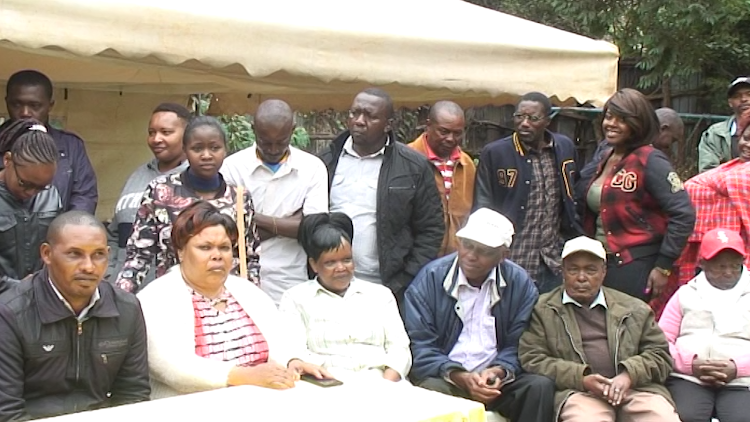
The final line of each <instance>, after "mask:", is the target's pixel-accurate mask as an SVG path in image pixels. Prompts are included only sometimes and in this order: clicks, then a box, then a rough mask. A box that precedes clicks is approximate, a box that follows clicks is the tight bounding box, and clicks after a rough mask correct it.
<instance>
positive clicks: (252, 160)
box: [235, 145, 296, 174]
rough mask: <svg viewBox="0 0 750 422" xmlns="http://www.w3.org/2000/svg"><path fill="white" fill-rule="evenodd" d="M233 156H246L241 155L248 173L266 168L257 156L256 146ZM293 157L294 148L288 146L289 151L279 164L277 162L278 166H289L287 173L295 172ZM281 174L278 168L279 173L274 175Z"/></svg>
mask: <svg viewBox="0 0 750 422" xmlns="http://www.w3.org/2000/svg"><path fill="white" fill-rule="evenodd" d="M235 154H246V155H242V158H243V159H246V160H247V162H248V164H247V165H248V171H249V172H250V173H252V172H254V171H255V170H257V168H258V167H263V168H266V165H265V164H264V163H263V160H261V159H260V157H259V156H258V147H257V146H256V145H253V146H251V147H249V148H247V149H245V150H242V151H240V152H237V153H235ZM295 156H296V154H295V153H294V147H292V146H291V145H290V146H289V150H288V151H287V153H286V155H285V156H284V158H283V159H282V160H281V162H279V164H282V167H284V165H287V166H289V168H290V169H289V172H292V171H294V170H295V167H294V166H295V163H296V161H295V159H294V157H295ZM266 169H267V168H266ZM267 170H268V171H270V169H267ZM281 172H282V169H281V168H279V171H277V172H276V173H277V174H279V173H281Z"/></svg>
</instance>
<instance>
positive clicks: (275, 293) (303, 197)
mask: <svg viewBox="0 0 750 422" xmlns="http://www.w3.org/2000/svg"><path fill="white" fill-rule="evenodd" d="M256 149H257V148H256V146H251V147H250V148H247V149H245V150H242V151H239V152H237V153H235V154H232V155H231V156H229V157H227V159H226V160H224V165H223V166H222V167H221V173H222V174H223V175H224V179H225V180H226V182H227V183H228V184H230V185H242V186H244V187H245V188H246V189H248V191H249V192H250V195H251V196H252V198H253V205H254V206H255V212H256V213H259V214H263V215H267V216H271V217H276V218H286V217H291V216H292V214H294V213H295V212H297V211H299V210H300V209H301V210H302V214H304V215H309V214H316V213H322V212H328V170H327V169H326V167H325V165H324V164H323V162H322V161H320V159H319V158H318V157H316V156H314V155H312V154H309V153H307V152H305V151H302V150H299V149H297V148H294V147H290V148H289V155H288V156H287V159H286V161H284V162H283V163H282V164H281V166H280V167H279V168H278V169H276V171H273V170H272V169H270V168H268V167H267V166H265V165H264V164H263V161H261V160H260V159H259V158H258V155H257V153H256ZM259 254H260V280H261V283H260V285H261V289H263V291H264V292H266V294H268V295H269V296H271V299H273V300H274V302H275V303H276V304H278V303H279V301H280V300H281V296H282V295H283V294H284V292H285V291H287V290H288V289H289V288H291V287H293V286H296V285H298V284H300V283H304V282H306V281H307V280H308V277H307V255H306V254H305V251H303V250H302V247H301V246H300V245H299V244H298V243H297V239H292V238H289V237H283V236H275V237H272V238H270V239H267V240H264V241H263V242H261V244H260V252H259Z"/></svg>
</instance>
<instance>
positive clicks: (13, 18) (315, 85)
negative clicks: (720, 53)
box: [0, 0, 618, 109]
mask: <svg viewBox="0 0 750 422" xmlns="http://www.w3.org/2000/svg"><path fill="white" fill-rule="evenodd" d="M0 55H1V57H2V58H3V60H1V61H0V77H2V79H7V77H8V76H10V74H12V73H13V72H15V71H17V70H19V69H22V68H34V69H38V70H40V71H42V72H44V73H46V74H48V75H49V76H50V78H51V79H52V80H53V82H54V83H55V85H56V86H58V87H68V88H83V89H93V90H109V91H123V92H143V93H146V92H147V93H165V94H175V93H183V94H188V93H197V92H215V93H235V94H238V93H239V94H240V95H241V96H242V97H241V98H242V99H243V101H245V102H247V103H252V102H258V101H260V100H261V99H262V98H263V97H269V96H273V97H280V98H283V99H285V100H287V101H289V102H290V103H291V104H292V105H293V106H295V107H297V108H298V109H300V108H301V109H315V108H317V109H320V108H328V107H338V108H340V107H342V106H343V107H347V106H348V105H349V104H350V101H351V98H352V96H353V94H354V93H356V92H357V91H358V90H360V89H362V88H364V87H366V86H370V85H378V86H382V87H384V88H385V89H386V90H388V91H389V92H390V93H391V94H392V96H393V98H394V100H395V101H396V102H397V103H399V104H401V105H410V104H422V103H425V102H430V101H434V100H437V99H455V100H458V101H459V102H460V103H463V104H464V105H484V104H489V103H500V102H506V101H507V100H510V101H513V100H514V99H515V98H517V97H518V96H519V95H522V94H523V93H525V92H528V91H541V92H544V93H545V94H547V95H550V96H555V97H557V99H558V100H559V102H566V101H567V100H572V99H575V100H576V101H577V102H581V103H583V102H591V103H593V104H596V105H601V104H603V102H604V101H606V99H607V98H608V97H609V96H610V95H611V94H612V93H613V92H614V90H615V88H616V83H617V60H618V50H617V48H616V47H615V46H614V45H612V44H609V43H607V42H604V41H595V40H592V39H589V38H586V37H583V36H579V35H576V34H572V33H568V32H564V31H560V30H557V29H554V28H550V27H546V26H543V25H540V24H537V23H533V22H529V21H526V20H523V19H520V18H516V17H513V16H510V15H506V14H502V13H499V12H494V11H491V10H488V9H485V8H482V7H479V6H475V5H473V4H470V3H465V2H463V1H460V0H408V1H404V0H379V1H378V2H375V3H372V2H370V3H367V2H351V1H348V0H316V1H309V0H274V1H259V0H255V1H243V2H240V1H235V0H213V1H211V2H209V3H206V2H205V1H198V0H160V1H158V2H155V1H153V0H89V1H86V0H35V1H28V0H4V1H3V2H0ZM248 96H249V98H250V100H249V101H248V100H247V98H248ZM569 102H570V101H568V103H569Z"/></svg>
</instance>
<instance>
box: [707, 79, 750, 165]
mask: <svg viewBox="0 0 750 422" xmlns="http://www.w3.org/2000/svg"><path fill="white" fill-rule="evenodd" d="M727 98H728V101H729V107H731V108H732V111H733V112H734V115H732V117H730V118H729V119H727V120H725V121H723V122H719V123H714V124H713V125H711V127H709V128H708V129H706V131H705V132H703V136H701V141H700V143H699V144H698V172H700V173H702V172H704V171H706V170H711V169H712V168H716V167H719V165H721V164H724V163H726V162H727V161H729V160H731V159H733V158H737V157H738V156H739V150H738V148H737V142H738V137H739V135H740V134H739V133H737V119H739V117H740V115H741V114H742V113H743V112H744V111H745V110H747V109H750V76H742V77H739V78H737V79H735V80H734V81H732V83H731V84H729V89H728V91H727Z"/></svg>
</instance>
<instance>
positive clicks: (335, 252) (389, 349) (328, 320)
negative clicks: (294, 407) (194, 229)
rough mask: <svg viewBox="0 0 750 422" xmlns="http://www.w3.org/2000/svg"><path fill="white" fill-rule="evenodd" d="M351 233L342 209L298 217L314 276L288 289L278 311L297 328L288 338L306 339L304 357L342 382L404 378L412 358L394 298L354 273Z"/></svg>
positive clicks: (300, 231) (301, 236)
mask: <svg viewBox="0 0 750 422" xmlns="http://www.w3.org/2000/svg"><path fill="white" fill-rule="evenodd" d="M353 232H354V230H353V227H352V220H351V219H350V218H349V217H348V216H346V215H345V214H342V213H331V214H312V215H308V216H305V217H304V218H303V219H302V223H301V224H300V230H299V235H298V239H299V242H300V244H301V245H302V248H303V249H304V250H305V252H306V253H307V256H308V260H309V263H310V266H311V267H312V269H313V271H315V273H317V277H316V278H315V279H314V280H310V281H308V282H307V283H303V284H300V285H298V286H294V287H292V288H291V289H289V290H287V292H286V293H284V296H283V298H282V299H281V304H280V306H279V307H280V310H281V312H282V314H283V315H284V317H285V318H286V319H287V320H288V321H289V324H288V325H289V326H290V327H294V329H295V330H296V331H295V332H294V334H293V335H292V336H291V337H292V338H294V339H297V340H300V339H301V340H302V341H304V339H305V338H306V339H307V342H306V343H302V344H300V345H299V348H300V349H303V348H304V349H306V350H307V354H306V355H305V360H306V361H308V362H314V363H317V364H319V365H321V366H323V367H324V368H326V369H327V370H329V371H330V372H331V373H332V374H333V375H334V376H336V377H337V378H339V379H342V380H350V379H353V378H357V379H363V378H365V377H373V378H378V379H386V380H390V381H400V380H404V379H406V376H407V374H408V373H409V369H410V368H411V359H412V358H411V351H410V350H409V337H408V335H407V334H406V330H405V329H404V323H403V321H402V320H401V316H400V315H399V312H398V307H397V306H396V299H395V298H394V296H393V293H391V290H390V289H388V288H387V287H385V286H382V285H379V284H375V283H370V282H369V281H363V280H358V279H357V278H356V277H355V276H354V260H353V259H352V243H351V242H352V237H353V235H354V233H353Z"/></svg>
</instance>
